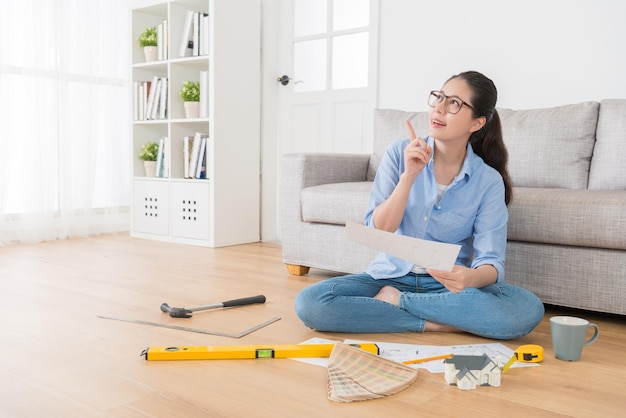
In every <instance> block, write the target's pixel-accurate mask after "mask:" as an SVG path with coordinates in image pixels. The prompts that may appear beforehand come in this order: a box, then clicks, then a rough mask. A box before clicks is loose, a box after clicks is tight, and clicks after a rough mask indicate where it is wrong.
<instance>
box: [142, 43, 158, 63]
mask: <svg viewBox="0 0 626 418" xmlns="http://www.w3.org/2000/svg"><path fill="white" fill-rule="evenodd" d="M143 53H144V55H145V56H146V62H152V61H156V60H157V57H158V53H157V47H156V46H144V47H143Z"/></svg>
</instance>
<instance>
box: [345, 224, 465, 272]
mask: <svg viewBox="0 0 626 418" xmlns="http://www.w3.org/2000/svg"><path fill="white" fill-rule="evenodd" d="M346 234H347V236H348V239H350V240H352V241H355V242H358V243H359V244H363V245H366V246H368V247H371V248H374V249H375V250H378V251H382V252H384V253H387V254H390V255H392V256H394V257H398V258H401V259H403V260H406V261H408V262H410V263H413V264H415V265H417V266H419V267H423V268H426V269H434V270H442V271H452V267H454V262H455V261H456V258H457V257H458V255H459V251H460V250H461V246H460V245H457V244H446V243H443V242H435V241H429V240H424V239H419V238H412V237H407V236H406V235H399V234H394V233H391V232H387V231H382V230H380V229H376V228H370V227H367V226H365V225H363V224H359V223H356V222H352V221H348V222H346Z"/></svg>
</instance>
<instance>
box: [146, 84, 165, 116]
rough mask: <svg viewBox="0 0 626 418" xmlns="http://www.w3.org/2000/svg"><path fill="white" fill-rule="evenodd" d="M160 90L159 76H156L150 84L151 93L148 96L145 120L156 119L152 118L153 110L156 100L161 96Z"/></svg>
mask: <svg viewBox="0 0 626 418" xmlns="http://www.w3.org/2000/svg"><path fill="white" fill-rule="evenodd" d="M160 88H161V83H160V80H159V76H156V75H155V76H154V77H153V78H152V82H151V83H150V93H149V94H148V104H147V107H146V114H145V116H144V119H146V120H148V119H154V118H153V117H152V115H153V112H152V109H153V107H154V103H155V98H156V97H157V96H159V97H160V96H161V95H160Z"/></svg>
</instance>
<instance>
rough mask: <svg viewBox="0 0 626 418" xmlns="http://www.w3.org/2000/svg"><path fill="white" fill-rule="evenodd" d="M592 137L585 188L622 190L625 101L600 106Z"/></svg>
mask: <svg viewBox="0 0 626 418" xmlns="http://www.w3.org/2000/svg"><path fill="white" fill-rule="evenodd" d="M596 136H597V138H596V145H595V148H594V149H593V160H591V171H590V173H589V188H590V189H621V190H626V164H624V155H626V99H609V100H603V101H602V102H601V103H600V115H599V116H598V131H597V133H596Z"/></svg>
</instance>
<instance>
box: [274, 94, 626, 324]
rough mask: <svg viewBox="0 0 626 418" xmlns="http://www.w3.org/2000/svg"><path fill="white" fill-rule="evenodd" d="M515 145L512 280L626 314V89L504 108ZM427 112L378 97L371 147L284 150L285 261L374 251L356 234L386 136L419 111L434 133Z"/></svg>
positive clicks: (327, 263) (349, 257) (349, 265)
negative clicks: (351, 232)
mask: <svg viewBox="0 0 626 418" xmlns="http://www.w3.org/2000/svg"><path fill="white" fill-rule="evenodd" d="M498 111H499V113H500V117H501V119H502V125H503V131H504V139H505V142H506V145H507V148H508V150H509V171H510V174H511V177H512V180H513V185H514V189H513V201H512V202H511V205H510V206H509V227H508V239H509V242H508V245H507V253H506V275H505V281H506V282H508V283H511V284H516V285H519V286H522V287H524V288H526V289H529V290H531V291H533V292H534V293H535V294H537V295H538V296H539V297H540V298H541V299H542V300H543V302H544V303H547V304H552V305H558V306H564V307H571V308H577V309H585V310H591V311H598V312H607V313H614V314H620V315H626V161H625V160H626V158H625V157H626V100H624V99H610V100H603V101H602V102H585V103H579V104H571V105H566V106H558V107H553V108H546V109H531V110H511V109H498ZM427 118H428V114H427V112H419V113H415V112H405V111H401V110H394V109H378V110H376V111H375V115H374V144H373V152H372V154H371V155H370V154H367V155H364V154H322V153H317V154H314V153H307V154H287V155H284V156H283V157H282V159H281V171H280V203H281V205H280V208H281V219H280V225H281V240H282V251H283V262H284V263H285V264H287V267H288V269H289V271H290V272H291V273H292V274H298V275H302V274H307V273H308V271H309V270H308V269H309V267H313V268H319V269H325V270H332V271H335V272H338V273H354V272H360V271H363V270H365V269H366V267H367V265H368V264H369V262H370V261H371V260H372V259H373V258H374V256H375V254H376V252H375V251H374V250H371V249H370V248H368V247H365V246H363V245H360V244H357V243H354V242H352V241H349V240H348V239H347V238H346V235H345V231H344V229H345V228H344V225H345V222H346V221H347V220H354V221H357V222H363V216H364V213H365V211H366V208H367V201H368V195H369V190H370V187H371V184H372V180H373V179H374V175H375V173H376V169H377V167H378V164H379V162H380V158H381V157H382V155H383V154H384V151H385V149H386V147H387V145H388V144H389V143H390V142H391V141H393V140H394V139H397V138H399V137H406V136H407V133H406V131H405V129H406V128H405V125H404V120H406V119H410V120H411V121H412V123H413V126H414V127H415V130H416V132H417V134H418V135H426V134H427V132H428V130H427V123H428V121H427Z"/></svg>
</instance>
